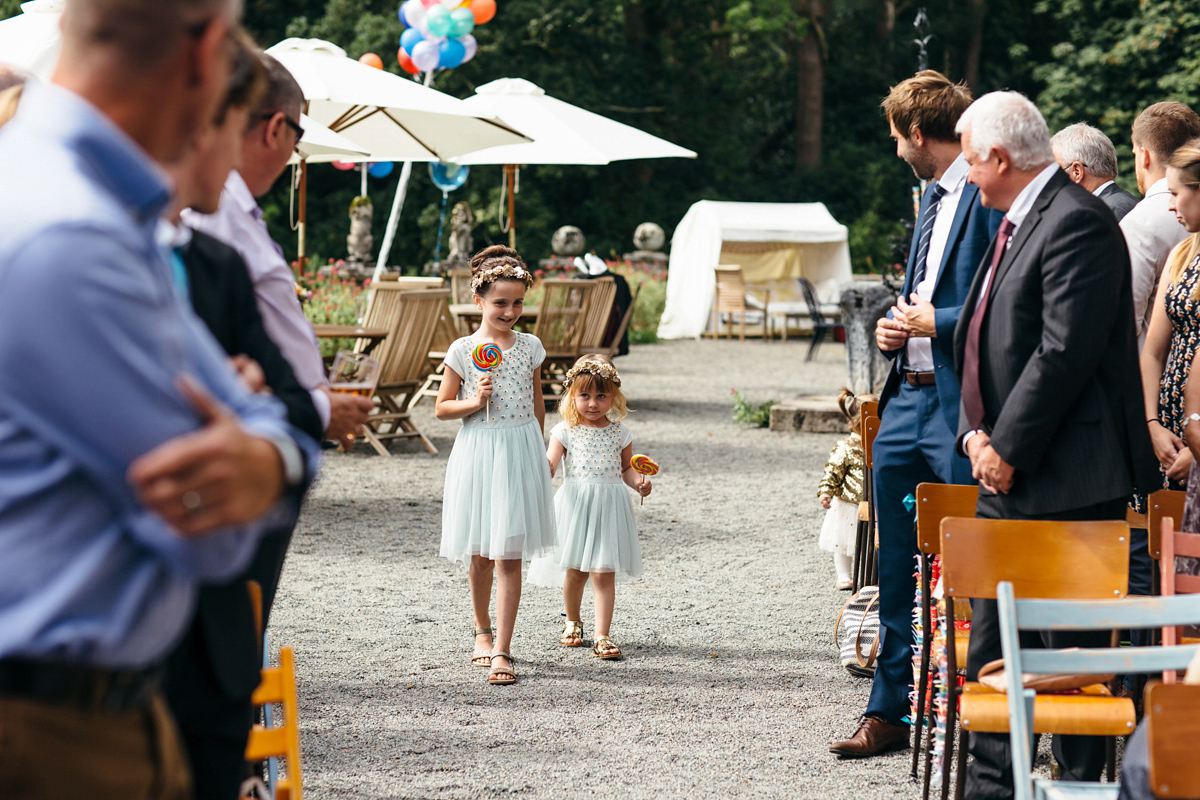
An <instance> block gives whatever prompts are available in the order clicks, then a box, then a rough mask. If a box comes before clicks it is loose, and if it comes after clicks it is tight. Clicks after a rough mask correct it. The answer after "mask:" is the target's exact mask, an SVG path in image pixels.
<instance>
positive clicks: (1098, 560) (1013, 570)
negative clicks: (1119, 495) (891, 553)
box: [942, 517, 1186, 800]
mask: <svg viewBox="0 0 1200 800" xmlns="http://www.w3.org/2000/svg"><path fill="white" fill-rule="evenodd" d="M1001 582H1006V583H1008V584H1009V585H1011V586H1012V587H1013V589H1014V591H1015V592H1016V594H1017V596H1019V597H1022V598H1025V597H1039V598H1051V599H1059V600H1063V599H1069V600H1092V601H1096V600H1114V599H1120V598H1123V597H1125V595H1126V593H1127V592H1128V590H1129V526H1128V525H1127V524H1126V523H1125V522H1124V521H1119V522H1118V521H1091V522H1060V521H1045V520H995V519H963V518H956V517H950V518H948V519H944V520H942V585H943V588H944V590H945V601H946V617H947V619H952V618H953V617H952V616H951V615H952V614H953V613H954V604H955V602H957V601H958V600H965V599H968V598H995V597H996V586H997V584H999V583H1001ZM1160 599H1161V598H1156V600H1160ZM1023 627H1027V626H1023ZM1052 627H1053V626H1040V627H1039V628H1038V629H1039V630H1046V629H1050V628H1052ZM1099 627H1101V628H1105V629H1109V630H1112V629H1116V628H1121V627H1126V626H1122V625H1121V624H1120V623H1117V622H1114V623H1113V624H1109V625H1103V626H1099ZM1134 627H1146V626H1145V625H1142V626H1134ZM946 639H947V640H946V652H947V654H949V653H950V652H952V650H953V648H954V646H955V642H954V626H953V625H948V626H947V628H946ZM1134 649H1136V648H1134ZM1129 650H1130V648H1119V649H1118V648H1112V649H1111V650H1110V652H1113V653H1125V652H1129ZM1030 652H1031V653H1032V652H1033V651H1030ZM1005 656H1006V658H1007V653H1006V654H1005ZM1038 658H1040V656H1038ZM1006 663H1008V664H1010V665H1011V663H1012V662H1006ZM1033 663H1034V669H1033V670H1032V671H1034V672H1037V671H1039V669H1038V668H1037V664H1040V663H1041V662H1039V661H1037V660H1036V659H1034V662H1033ZM1185 663H1186V662H1185ZM1024 669H1025V671H1026V672H1029V671H1030V669H1029V667H1028V666H1026V667H1025V668H1024ZM1071 671H1074V672H1079V671H1080V670H1071ZM1113 671H1114V672H1130V671H1136V670H1127V669H1120V670H1113ZM1018 673H1019V669H1018ZM948 683H949V684H950V686H949V687H948V689H949V691H948V693H947V709H948V711H949V712H953V710H954V708H955V703H956V702H958V698H961V705H960V707H959V710H958V716H959V718H960V721H961V725H960V728H959V739H958V781H957V787H956V796H957V797H958V798H959V800H961V798H962V793H963V788H964V784H965V780H966V763H967V758H966V735H967V731H976V732H979V733H1009V714H1010V708H1009V704H1008V700H1009V699H1010V698H1007V697H1006V696H1005V694H1004V693H1003V692H997V691H994V690H992V689H989V688H987V687H985V686H983V685H982V684H980V683H975V682H970V683H967V684H966V685H965V686H963V687H962V689H961V690H957V691H956V690H955V689H954V682H953V681H949V682H948ZM951 722H952V720H951V719H950V716H949V714H948V716H947V721H946V730H947V732H949V731H950V730H952V725H951ZM1033 725H1034V730H1035V731H1036V732H1037V733H1057V734H1073V735H1079V736H1107V737H1116V736H1125V735H1128V734H1130V733H1133V730H1134V727H1135V726H1136V725H1137V719H1136V717H1135V715H1134V709H1133V701H1132V700H1131V699H1129V698H1127V697H1113V696H1112V694H1111V693H1110V692H1109V690H1108V687H1107V686H1106V685H1104V684H1102V683H1097V684H1093V685H1090V686H1087V687H1085V688H1084V689H1083V690H1082V693H1081V694H1072V695H1066V694H1042V695H1038V697H1037V701H1036V703H1035V704H1034V717H1033ZM1115 741H1116V740H1115V738H1110V740H1109V749H1108V777H1109V780H1110V781H1111V780H1113V778H1114V773H1115V764H1116V762H1115ZM1020 760H1021V759H1020V756H1018V755H1017V754H1016V753H1015V752H1014V755H1013V763H1014V764H1016V763H1017V762H1018V761H1020ZM1030 763H1031V762H1030V761H1029V760H1028V757H1026V762H1025V765H1026V768H1028V765H1029V764H1030ZM1018 783H1019V781H1018ZM947 789H948V787H946V786H944V785H943V788H942V790H943V792H945V791H946V790H947Z"/></svg>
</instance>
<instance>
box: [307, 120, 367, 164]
mask: <svg viewBox="0 0 1200 800" xmlns="http://www.w3.org/2000/svg"><path fill="white" fill-rule="evenodd" d="M300 127H301V128H304V138H302V139H301V140H300V142H299V144H297V145H296V152H295V153H293V154H292V158H291V160H290V161H289V162H288V163H289V164H299V163H300V162H301V161H307V162H308V163H309V164H318V163H325V162H328V161H370V160H372V158H371V154H370V153H368V152H367V151H366V150H365V149H364V148H362V147H360V146H359V145H358V144H357V143H355V142H352V141H350V140H349V139H347V138H346V137H345V136H342V135H341V134H340V133H334V132H333V131H331V130H330V129H329V128H326V127H325V126H324V125H322V124H321V123H319V122H317V121H316V120H315V119H313V118H312V117H310V116H308V115H307V114H301V115H300Z"/></svg>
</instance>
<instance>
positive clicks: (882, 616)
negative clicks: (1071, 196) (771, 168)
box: [829, 70, 1000, 758]
mask: <svg viewBox="0 0 1200 800" xmlns="http://www.w3.org/2000/svg"><path fill="white" fill-rule="evenodd" d="M970 104H971V95H970V92H969V91H968V90H967V88H966V87H965V86H962V85H960V84H954V83H951V82H950V81H949V80H948V79H947V78H946V77H945V76H944V75H942V74H941V73H939V72H936V71H934V70H925V71H922V72H918V73H917V74H916V75H915V76H914V77H912V78H909V79H908V80H906V81H903V82H901V83H900V84H898V85H897V86H895V87H894V88H893V89H892V90H891V92H890V93H889V94H888V96H887V97H886V98H885V99H884V101H883V104H882V105H883V109H884V111H885V112H886V113H887V117H888V124H889V126H890V128H891V135H892V138H893V139H895V140H896V155H897V156H899V157H900V158H902V159H904V160H905V161H906V162H907V163H908V164H909V165H910V166H911V167H912V168H913V172H914V173H916V176H917V177H918V178H920V179H921V180H927V181H930V184H929V187H928V189H927V190H926V191H925V195H924V197H923V198H922V200H921V210H920V214H919V215H918V217H917V226H916V229H915V231H914V233H913V242H912V247H911V248H910V250H909V255H908V269H907V272H906V273H905V278H904V290H903V292H902V293H901V296H900V297H899V298H898V299H897V301H896V305H895V306H894V307H893V308H892V310H891V312H889V314H888V316H887V317H885V318H883V319H881V320H879V323H878V326H877V328H876V331H875V338H876V341H877V343H878V344H879V348H880V350H882V351H883V353H884V355H885V356H887V357H888V358H890V359H891V360H892V362H893V367H892V369H891V371H890V372H889V374H888V378H887V382H886V383H885V384H884V389H883V394H882V395H881V397H880V404H879V405H880V414H881V424H880V429H879V434H878V435H877V436H876V438H875V445H874V469H875V486H874V490H875V503H876V517H877V519H878V521H879V621H880V623H881V626H882V634H883V642H882V646H881V649H880V653H879V659H878V661H877V665H876V669H875V678H874V683H873V685H872V687H871V698H870V700H869V701H868V703H867V710H866V712H865V714H864V715H863V718H862V721H861V722H860V723H859V726H858V730H857V731H855V733H854V735H853V736H851V737H850V738H849V739H848V740H846V741H842V742H836V743H834V744H833V745H832V746H831V747H830V748H829V749H830V751H831V752H833V753H836V754H837V755H839V756H841V757H844V758H862V757H865V756H873V755H877V754H879V753H884V752H887V751H889V750H894V749H897V748H903V747H905V746H907V744H908V739H909V724H908V722H907V719H908V716H909V713H910V712H909V707H910V706H909V700H908V694H909V691H910V690H911V688H912V643H913V637H912V627H911V626H912V609H913V597H914V595H915V593H916V580H915V578H914V570H915V568H916V562H915V561H914V558H915V556H916V554H917V546H916V535H915V531H914V528H913V525H914V521H915V518H914V515H913V512H912V510H910V509H909V508H906V507H905V503H904V499H905V497H906V496H908V495H909V494H912V493H913V492H914V491H915V490H916V487H917V484H918V483H922V482H926V483H973V481H972V479H971V465H970V464H969V463H968V462H967V460H966V459H965V458H963V457H962V456H960V455H958V454H957V453H956V451H955V446H954V445H955V432H956V431H957V430H958V409H959V384H958V379H957V377H956V376H955V371H954V350H953V340H954V328H955V325H956V324H957V323H958V317H959V313H960V311H961V310H962V304H963V300H964V298H965V297H966V296H967V292H968V291H969V290H970V288H971V282H972V280H973V279H974V277H975V271H976V269H977V268H978V266H979V263H980V261H981V260H982V258H983V254H984V253H985V252H986V250H987V248H988V243H989V242H990V241H991V238H992V235H993V234H994V233H995V231H996V229H997V227H998V226H999V224H1000V215H999V214H995V213H994V212H991V211H988V210H987V209H985V208H983V206H982V205H980V202H979V189H978V188H977V187H976V186H973V185H971V184H969V183H967V163H966V161H965V160H964V159H963V156H962V148H961V146H960V145H959V141H958V135H957V134H956V133H955V132H954V125H955V123H956V122H957V121H958V118H959V116H960V115H961V114H962V112H964V111H965V110H966V109H967V107H968V106H969V105H970Z"/></svg>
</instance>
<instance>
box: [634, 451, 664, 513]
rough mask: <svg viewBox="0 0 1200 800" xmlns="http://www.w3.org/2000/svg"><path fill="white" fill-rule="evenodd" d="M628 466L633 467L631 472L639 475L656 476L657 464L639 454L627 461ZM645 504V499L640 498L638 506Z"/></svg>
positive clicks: (648, 457)
mask: <svg viewBox="0 0 1200 800" xmlns="http://www.w3.org/2000/svg"><path fill="white" fill-rule="evenodd" d="M629 466H631V467H633V471H634V472H636V473H638V474H639V475H657V474H658V462H657V461H655V460H654V459H653V458H651V457H650V456H647V455H642V454H640V453H639V454H637V455H635V456H634V457H633V458H631V459H629ZM642 481H643V482H645V479H644V478H643V479H642ZM645 502H646V498H645V497H642V499H641V501H640V502H639V503H638V505H639V506H640V505H642V504H643V503H645Z"/></svg>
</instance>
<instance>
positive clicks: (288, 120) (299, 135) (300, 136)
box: [262, 111, 304, 142]
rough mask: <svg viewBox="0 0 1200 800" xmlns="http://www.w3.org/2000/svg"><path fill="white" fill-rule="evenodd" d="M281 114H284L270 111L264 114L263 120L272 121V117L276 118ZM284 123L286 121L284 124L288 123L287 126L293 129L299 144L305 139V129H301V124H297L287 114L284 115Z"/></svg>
mask: <svg viewBox="0 0 1200 800" xmlns="http://www.w3.org/2000/svg"><path fill="white" fill-rule="evenodd" d="M279 113H282V112H279V111H270V112H268V113H266V114H263V115H262V118H263V119H271V118H272V117H274V116H275V115H276V114H279ZM283 121H284V122H286V123H287V126H288V127H289V128H291V129H292V132H293V133H295V134H296V141H297V142H299V141H300V140H301V139H303V138H304V128H301V127H300V123H299V122H296V121H295V120H294V119H292V118H291V117H289V116H288V115H287V114H284V115H283Z"/></svg>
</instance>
